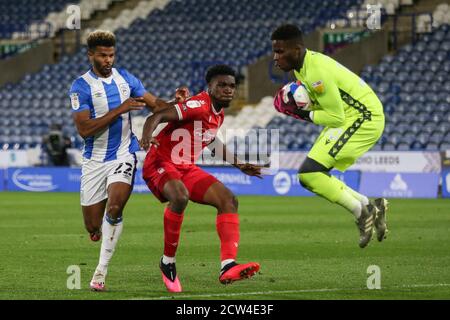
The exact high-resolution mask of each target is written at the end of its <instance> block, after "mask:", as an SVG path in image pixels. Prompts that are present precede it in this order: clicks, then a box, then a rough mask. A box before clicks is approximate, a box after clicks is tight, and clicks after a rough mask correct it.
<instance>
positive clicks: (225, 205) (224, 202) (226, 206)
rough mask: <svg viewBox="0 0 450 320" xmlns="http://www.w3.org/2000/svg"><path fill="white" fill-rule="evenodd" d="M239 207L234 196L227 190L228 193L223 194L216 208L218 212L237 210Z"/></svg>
mask: <svg viewBox="0 0 450 320" xmlns="http://www.w3.org/2000/svg"><path fill="white" fill-rule="evenodd" d="M238 207H239V202H238V199H237V198H236V196H235V195H234V194H233V193H231V192H229V193H228V194H226V195H224V196H223V197H222V198H221V200H220V203H219V207H218V208H217V209H218V210H219V212H229V213H232V212H237V211H238Z"/></svg>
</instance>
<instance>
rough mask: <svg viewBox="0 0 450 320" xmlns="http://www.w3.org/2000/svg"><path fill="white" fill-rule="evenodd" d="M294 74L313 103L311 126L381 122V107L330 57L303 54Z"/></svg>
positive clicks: (370, 92) (359, 81)
mask: <svg viewBox="0 0 450 320" xmlns="http://www.w3.org/2000/svg"><path fill="white" fill-rule="evenodd" d="M294 73H295V77H296V78H297V79H298V80H300V81H301V82H302V83H303V84H304V85H305V86H306V89H307V90H308V93H309V95H310V98H311V100H312V101H313V103H314V105H313V106H312V108H311V109H312V110H313V114H312V119H313V122H314V123H315V124H318V125H323V126H326V127H332V128H336V127H341V126H342V125H344V124H345V123H348V122H349V121H354V120H355V119H356V118H363V119H364V120H372V118H373V117H376V118H384V114H383V106H382V104H381V102H380V100H379V99H378V97H377V96H376V94H375V92H373V90H372V89H371V88H370V87H369V86H368V85H367V83H365V82H364V80H362V79H361V78H360V77H358V76H357V75H356V74H355V73H353V72H352V71H350V70H349V69H347V68H346V67H344V66H343V65H341V64H340V63H338V62H337V61H335V60H333V59H332V58H330V57H328V56H326V55H324V54H321V53H319V52H314V51H311V50H307V51H306V55H305V59H304V62H303V66H302V68H301V69H300V71H297V70H295V71H294Z"/></svg>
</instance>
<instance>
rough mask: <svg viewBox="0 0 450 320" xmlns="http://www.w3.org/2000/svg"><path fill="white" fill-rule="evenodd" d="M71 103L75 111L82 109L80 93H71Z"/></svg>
mask: <svg viewBox="0 0 450 320" xmlns="http://www.w3.org/2000/svg"><path fill="white" fill-rule="evenodd" d="M70 103H71V104H72V109H73V110H78V109H80V99H79V98H78V93H76V92H75V93H71V94H70Z"/></svg>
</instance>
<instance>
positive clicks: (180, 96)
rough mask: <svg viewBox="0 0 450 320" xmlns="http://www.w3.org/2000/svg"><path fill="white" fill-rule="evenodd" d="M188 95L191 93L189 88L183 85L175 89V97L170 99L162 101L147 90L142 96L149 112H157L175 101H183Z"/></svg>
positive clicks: (170, 105)
mask: <svg viewBox="0 0 450 320" xmlns="http://www.w3.org/2000/svg"><path fill="white" fill-rule="evenodd" d="M190 96H191V93H190V92H189V89H188V88H187V87H184V86H183V87H180V88H177V89H176V90H175V98H174V99H172V100H170V101H164V100H163V99H161V98H158V97H156V96H154V95H152V94H151V93H149V92H146V93H145V94H144V96H143V97H144V101H145V103H146V104H147V108H148V109H149V110H150V111H151V112H159V111H162V110H164V109H167V108H170V107H172V106H174V105H175V104H177V103H180V102H184V101H185V100H186V99H188V98H189V97H190Z"/></svg>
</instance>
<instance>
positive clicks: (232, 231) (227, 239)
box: [216, 213, 239, 261]
mask: <svg viewBox="0 0 450 320" xmlns="http://www.w3.org/2000/svg"><path fill="white" fill-rule="evenodd" d="M216 227H217V233H218V234H219V238H220V260H221V261H223V260H226V259H233V260H235V259H236V256H237V252H238V246H239V215H238V214H237V213H221V214H218V215H217V219H216Z"/></svg>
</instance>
